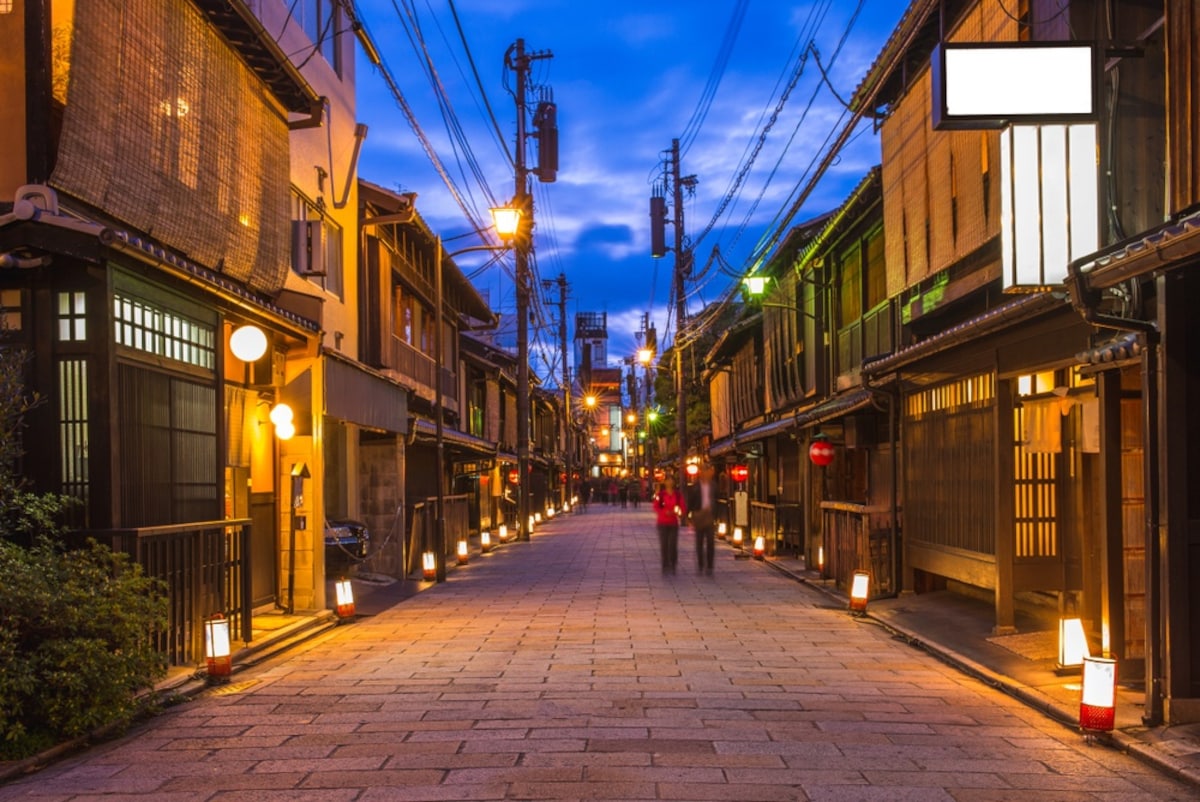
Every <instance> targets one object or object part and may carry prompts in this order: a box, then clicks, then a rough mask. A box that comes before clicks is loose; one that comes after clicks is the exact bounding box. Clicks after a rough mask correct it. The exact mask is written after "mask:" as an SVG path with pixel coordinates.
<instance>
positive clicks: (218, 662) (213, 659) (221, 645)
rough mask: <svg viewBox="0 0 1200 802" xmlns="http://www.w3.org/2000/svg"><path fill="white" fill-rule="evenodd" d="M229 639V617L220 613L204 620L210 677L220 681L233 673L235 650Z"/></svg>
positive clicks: (206, 656) (206, 659) (205, 650)
mask: <svg viewBox="0 0 1200 802" xmlns="http://www.w3.org/2000/svg"><path fill="white" fill-rule="evenodd" d="M230 647H231V641H230V639H229V619H228V618H226V617H225V616H223V615H221V614H220V613H215V614H213V615H211V616H209V617H208V618H207V619H205V621H204V659H205V661H206V663H207V669H208V677H209V679H211V680H217V681H220V680H221V679H222V678H223V677H228V676H229V675H230V674H232V673H233V652H232V649H231V648H230Z"/></svg>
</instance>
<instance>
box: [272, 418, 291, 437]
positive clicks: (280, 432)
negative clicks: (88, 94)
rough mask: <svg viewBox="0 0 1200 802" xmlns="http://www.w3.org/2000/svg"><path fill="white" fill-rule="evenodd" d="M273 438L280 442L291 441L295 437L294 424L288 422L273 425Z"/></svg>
mask: <svg viewBox="0 0 1200 802" xmlns="http://www.w3.org/2000/svg"><path fill="white" fill-rule="evenodd" d="M275 436H276V437H278V438H279V439H280V440H291V439H292V438H293V437H295V436H296V424H294V423H292V422H291V421H290V420H285V421H284V422H283V423H277V424H275Z"/></svg>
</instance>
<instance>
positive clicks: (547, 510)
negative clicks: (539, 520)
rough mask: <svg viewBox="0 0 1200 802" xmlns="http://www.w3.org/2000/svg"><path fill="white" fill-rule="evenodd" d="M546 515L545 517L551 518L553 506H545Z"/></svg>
mask: <svg viewBox="0 0 1200 802" xmlns="http://www.w3.org/2000/svg"><path fill="white" fill-rule="evenodd" d="M546 517H547V518H553V517H554V508H553V507H547V508H546Z"/></svg>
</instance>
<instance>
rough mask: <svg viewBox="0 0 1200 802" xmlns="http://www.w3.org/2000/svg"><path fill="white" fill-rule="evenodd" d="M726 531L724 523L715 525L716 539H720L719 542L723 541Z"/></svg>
mask: <svg viewBox="0 0 1200 802" xmlns="http://www.w3.org/2000/svg"><path fill="white" fill-rule="evenodd" d="M727 531H728V528H727V527H726V526H725V522H724V521H721V523H719V524H717V537H718V538H720V539H721V540H724V539H725V534H726V533H727Z"/></svg>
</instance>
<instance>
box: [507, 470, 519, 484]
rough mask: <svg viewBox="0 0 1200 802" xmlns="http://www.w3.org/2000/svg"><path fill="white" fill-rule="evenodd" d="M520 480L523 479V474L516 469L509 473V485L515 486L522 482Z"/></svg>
mask: <svg viewBox="0 0 1200 802" xmlns="http://www.w3.org/2000/svg"><path fill="white" fill-rule="evenodd" d="M520 479H521V474H520V472H519V471H518V470H517V469H516V468H513V469H512V470H511V471H509V472H508V482H509V484H514V485H515V484H516V483H517V482H519V481H520Z"/></svg>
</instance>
